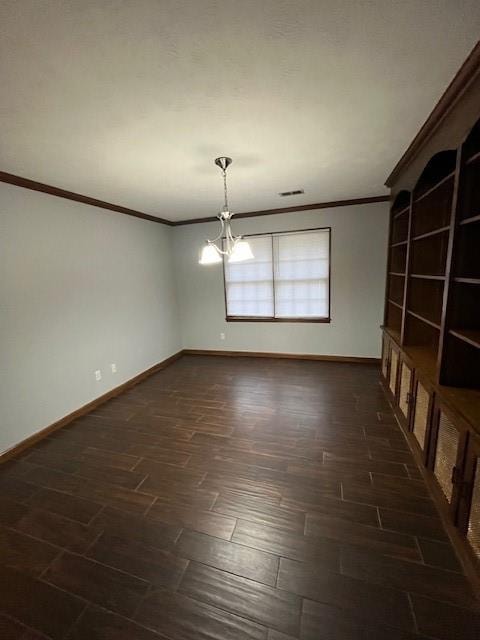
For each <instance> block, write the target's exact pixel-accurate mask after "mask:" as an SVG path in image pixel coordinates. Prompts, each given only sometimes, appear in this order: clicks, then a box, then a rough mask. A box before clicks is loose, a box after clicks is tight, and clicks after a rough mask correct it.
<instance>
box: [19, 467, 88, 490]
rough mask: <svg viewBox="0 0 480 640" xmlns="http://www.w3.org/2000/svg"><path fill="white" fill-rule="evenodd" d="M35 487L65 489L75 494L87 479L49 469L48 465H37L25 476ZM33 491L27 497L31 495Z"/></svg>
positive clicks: (36, 488)
mask: <svg viewBox="0 0 480 640" xmlns="http://www.w3.org/2000/svg"><path fill="white" fill-rule="evenodd" d="M25 479H26V480H28V482H29V483H32V485H36V487H34V489H35V490H38V487H45V488H47V489H55V490H56V491H64V492H65V493H72V494H74V493H75V492H76V491H77V490H78V489H79V487H80V486H81V485H82V483H84V482H85V481H84V480H82V479H81V478H78V477H76V476H73V475H71V474H69V473H63V472H62V471H56V470H55V469H47V468H46V467H37V468H35V469H33V470H32V471H31V472H30V473H28V474H27V475H26V476H25ZM32 494H33V491H32V492H31V493H30V494H29V496H27V497H31V496H32Z"/></svg>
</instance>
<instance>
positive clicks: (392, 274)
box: [388, 271, 406, 276]
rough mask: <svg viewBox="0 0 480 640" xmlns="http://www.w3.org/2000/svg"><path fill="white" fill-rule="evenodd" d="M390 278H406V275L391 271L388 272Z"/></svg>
mask: <svg viewBox="0 0 480 640" xmlns="http://www.w3.org/2000/svg"><path fill="white" fill-rule="evenodd" d="M388 275H389V276H405V275H406V274H405V273H402V272H401V271H389V272H388Z"/></svg>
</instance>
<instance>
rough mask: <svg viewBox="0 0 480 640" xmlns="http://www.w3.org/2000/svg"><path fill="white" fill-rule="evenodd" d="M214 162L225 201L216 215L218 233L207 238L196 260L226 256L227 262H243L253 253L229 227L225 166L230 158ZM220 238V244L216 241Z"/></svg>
mask: <svg viewBox="0 0 480 640" xmlns="http://www.w3.org/2000/svg"><path fill="white" fill-rule="evenodd" d="M215 164H216V165H217V166H218V167H220V169H221V170H222V176H223V192H224V197H225V202H224V205H223V209H222V211H220V213H219V214H218V215H217V218H218V219H219V220H220V224H221V225H222V226H221V229H220V233H219V234H218V236H217V237H216V238H214V239H213V240H207V244H206V246H205V247H203V250H202V255H201V257H200V260H199V261H198V262H199V263H200V264H215V263H217V262H221V261H222V256H227V257H228V261H229V262H243V261H244V260H252V259H253V253H252V250H251V248H250V245H249V243H248V242H247V241H246V240H243V239H242V236H234V235H233V233H232V228H231V223H230V221H231V219H232V217H233V213H232V212H231V211H230V210H229V208H228V191H227V167H228V166H229V165H230V164H232V159H231V158H216V160H215ZM219 240H220V246H217V244H216V243H217V242H218V241H219Z"/></svg>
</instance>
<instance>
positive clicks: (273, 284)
mask: <svg viewBox="0 0 480 640" xmlns="http://www.w3.org/2000/svg"><path fill="white" fill-rule="evenodd" d="M248 241H249V243H250V246H251V248H252V251H253V255H254V256H255V257H254V259H253V260H248V261H246V262H236V263H229V262H228V261H227V260H224V272H225V303H226V307H227V320H232V321H234V320H257V321H262V320H264V321H270V322H275V321H277V322H282V321H284V322H285V321H304V322H308V321H310V322H329V320H330V229H315V230H313V231H295V232H288V233H269V234H265V235H257V236H248Z"/></svg>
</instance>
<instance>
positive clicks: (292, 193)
mask: <svg viewBox="0 0 480 640" xmlns="http://www.w3.org/2000/svg"><path fill="white" fill-rule="evenodd" d="M302 193H305V192H304V190H303V189H294V190H293V191H281V192H280V193H279V194H278V195H279V196H281V197H282V198H285V197H286V196H299V195H300V194H302Z"/></svg>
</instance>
